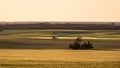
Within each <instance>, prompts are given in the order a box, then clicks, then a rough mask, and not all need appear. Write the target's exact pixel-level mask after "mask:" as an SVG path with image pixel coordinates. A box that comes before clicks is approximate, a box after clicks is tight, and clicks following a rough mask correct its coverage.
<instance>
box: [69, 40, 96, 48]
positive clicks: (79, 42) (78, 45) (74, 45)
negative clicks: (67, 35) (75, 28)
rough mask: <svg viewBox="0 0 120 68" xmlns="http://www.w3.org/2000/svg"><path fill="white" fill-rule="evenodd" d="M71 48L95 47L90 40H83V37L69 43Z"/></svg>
mask: <svg viewBox="0 0 120 68" xmlns="http://www.w3.org/2000/svg"><path fill="white" fill-rule="evenodd" d="M69 48H71V49H93V48H94V47H93V44H92V43H91V42H90V41H87V42H82V39H81V38H77V39H75V41H74V42H73V43H72V44H70V45H69Z"/></svg>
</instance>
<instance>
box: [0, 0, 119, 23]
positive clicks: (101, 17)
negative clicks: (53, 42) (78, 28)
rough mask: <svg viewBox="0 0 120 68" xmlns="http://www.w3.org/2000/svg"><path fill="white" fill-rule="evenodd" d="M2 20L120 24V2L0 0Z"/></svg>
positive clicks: (99, 0)
mask: <svg viewBox="0 0 120 68" xmlns="http://www.w3.org/2000/svg"><path fill="white" fill-rule="evenodd" d="M0 21H78V22H79V21H108V22H109V21H112V22H120V0H0Z"/></svg>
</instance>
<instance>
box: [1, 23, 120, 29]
mask: <svg viewBox="0 0 120 68" xmlns="http://www.w3.org/2000/svg"><path fill="white" fill-rule="evenodd" d="M23 23H24V22H23ZM1 26H2V29H3V30H17V29H25V30H26V29H28V30H31V29H38V30H39V29H76V30H120V25H115V24H114V23H111V24H74V23H64V24H60V23H59V24H50V23H49V22H44V23H34V22H33V23H32V24H30V23H29V24H4V25H1Z"/></svg>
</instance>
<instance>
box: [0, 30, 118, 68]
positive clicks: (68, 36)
mask: <svg viewBox="0 0 120 68" xmlns="http://www.w3.org/2000/svg"><path fill="white" fill-rule="evenodd" d="M54 32H56V33H57V35H58V39H57V40H52V37H51V36H52V34H53V33H54ZM77 37H82V39H83V41H87V40H90V41H91V42H92V43H93V46H94V47H95V48H94V49H93V50H71V49H69V47H68V46H69V44H71V43H72V42H73V41H74V39H75V38H77ZM119 67H120V30H5V31H3V32H0V68H119Z"/></svg>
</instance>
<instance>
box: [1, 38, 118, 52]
mask: <svg viewBox="0 0 120 68" xmlns="http://www.w3.org/2000/svg"><path fill="white" fill-rule="evenodd" d="M72 42H73V40H35V39H10V40H8V39H7V40H0V49H67V50H68V49H69V44H71V43H72ZM92 43H93V46H94V48H95V49H93V50H103V51H116V50H120V42H119V41H92Z"/></svg>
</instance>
